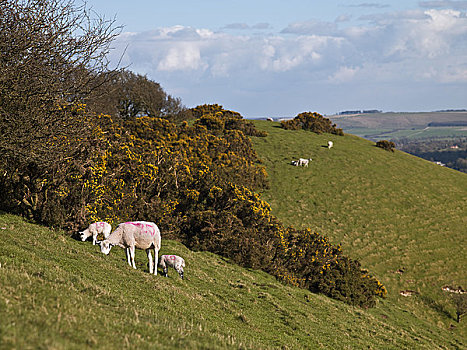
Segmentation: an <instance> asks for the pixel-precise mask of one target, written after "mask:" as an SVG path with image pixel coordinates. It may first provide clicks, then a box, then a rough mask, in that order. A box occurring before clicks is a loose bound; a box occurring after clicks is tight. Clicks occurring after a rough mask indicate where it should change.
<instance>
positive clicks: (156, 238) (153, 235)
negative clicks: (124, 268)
mask: <svg viewBox="0 0 467 350" xmlns="http://www.w3.org/2000/svg"><path fill="white" fill-rule="evenodd" d="M98 244H99V245H100V246H101V252H102V253H104V254H106V255H108V254H109V253H110V249H111V248H112V247H113V246H114V245H118V246H119V247H121V248H124V249H125V252H126V257H127V261H128V265H130V266H132V267H133V268H134V269H136V264H135V248H138V249H145V250H146V253H147V255H148V260H149V273H154V275H157V265H156V264H157V262H158V256H159V250H160V249H161V233H160V231H159V228H158V227H157V225H156V224H155V223H153V222H147V221H133V222H125V223H122V224H120V225H118V227H117V228H116V229H115V231H114V232H112V233H111V235H110V236H109V237H108V238H107V239H104V240H103V241H99V242H98ZM151 249H153V250H154V261H153V260H152V255H151Z"/></svg>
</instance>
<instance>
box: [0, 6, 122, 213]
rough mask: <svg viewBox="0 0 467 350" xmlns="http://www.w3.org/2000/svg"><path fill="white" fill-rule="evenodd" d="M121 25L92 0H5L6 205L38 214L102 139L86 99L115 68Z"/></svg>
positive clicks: (2, 193) (0, 87)
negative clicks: (112, 58) (96, 136)
mask: <svg viewBox="0 0 467 350" xmlns="http://www.w3.org/2000/svg"><path fill="white" fill-rule="evenodd" d="M120 29H121V28H120V27H116V26H115V20H114V19H110V20H109V19H105V18H103V17H100V16H98V15H97V14H95V13H94V12H93V11H92V10H91V9H89V8H88V7H87V6H86V4H85V3H81V4H80V5H76V4H75V2H74V1H72V0H1V1H0V130H1V131H0V209H3V210H13V211H16V212H22V213H24V212H25V210H26V209H27V212H29V213H37V212H38V211H39V210H40V208H39V203H45V202H47V200H49V199H50V198H49V196H48V193H50V191H48V187H52V188H58V186H59V185H60V183H59V180H56V179H57V175H56V174H58V173H60V171H61V174H62V175H61V176H62V177H61V179H62V180H60V181H63V177H64V176H66V174H67V171H66V169H64V167H65V165H66V164H68V163H67V162H69V161H70V160H73V159H78V158H79V157H81V158H83V157H84V156H83V155H85V154H86V152H87V150H86V145H85V142H84V141H86V140H87V139H89V140H90V141H89V142H94V141H92V140H91V139H92V137H91V128H90V127H89V125H88V123H87V118H86V116H85V115H84V114H83V113H82V112H81V111H80V108H81V107H82V105H81V103H82V102H83V101H84V99H85V98H86V97H87V96H89V94H90V93H91V92H92V91H96V90H97V88H98V87H99V85H101V84H103V83H104V82H105V80H103V77H108V76H109V74H108V72H112V71H113V70H111V69H109V62H108V60H107V58H106V57H107V54H108V52H109V50H111V43H112V41H113V40H114V39H115V38H116V36H117V35H118V34H119V33H120ZM103 73H106V74H103ZM60 169H61V170H60ZM53 186H55V187H53Z"/></svg>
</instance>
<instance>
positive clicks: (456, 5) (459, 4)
mask: <svg viewBox="0 0 467 350" xmlns="http://www.w3.org/2000/svg"><path fill="white" fill-rule="evenodd" d="M418 4H419V5H420V7H425V8H440V7H449V8H452V9H457V10H467V1H449V0H445V1H420V2H419V3H418Z"/></svg>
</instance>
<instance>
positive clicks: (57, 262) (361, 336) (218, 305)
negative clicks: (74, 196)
mask: <svg viewBox="0 0 467 350" xmlns="http://www.w3.org/2000/svg"><path fill="white" fill-rule="evenodd" d="M0 232H1V235H2V237H1V238H2V243H1V249H0V284H1V288H0V312H1V314H2V317H1V318H0V348H2V349H38V348H53V349H83V348H99V349H107V348H108V349H110V348H138V349H154V348H163V349H175V348H188V349H228V348H231V349H272V348H282V349H300V348H313V349H319V348H321V349H330V348H335V349H337V348H340V349H354V348H358V349H362V348H379V349H381V348H385V349H439V348H452V349H456V348H462V347H463V346H465V345H466V343H465V342H464V341H463V340H462V338H461V337H459V335H458V334H457V330H454V331H450V330H447V329H444V328H443V327H435V328H433V327H432V325H431V324H430V322H428V321H426V320H423V319H417V317H416V316H415V315H413V314H411V313H410V312H407V311H406V310H404V309H403V308H401V307H399V306H397V305H396V304H395V303H393V302H392V301H383V302H381V303H379V305H378V307H376V308H373V309H369V310H363V309H360V308H354V307H351V306H349V305H347V304H344V303H341V302H337V301H334V300H332V299H329V298H326V297H324V296H321V295H316V294H312V293H310V292H308V291H306V290H303V289H298V288H294V287H290V286H286V285H283V284H280V283H277V282H276V281H275V280H274V278H272V277H271V276H269V275H267V274H265V273H263V272H259V271H251V270H247V269H242V268H239V267H238V266H236V265H233V264H230V263H229V262H228V261H226V260H225V259H222V258H220V257H218V256H216V255H214V254H211V253H205V252H192V251H190V250H188V249H186V248H185V247H184V246H182V245H181V244H179V243H176V242H173V241H163V247H162V253H175V254H179V255H182V256H184V257H185V259H186V261H187V267H186V279H185V280H181V279H180V278H179V277H178V275H176V274H175V272H174V271H173V270H172V271H169V278H163V277H162V276H160V275H158V276H152V275H150V274H149V273H148V272H147V268H146V263H147V260H146V256H145V254H144V253H143V252H141V251H138V252H137V254H136V257H137V267H138V270H136V271H135V270H133V269H132V268H130V267H129V266H127V264H126V259H125V256H124V251H123V250H122V249H119V248H114V250H113V251H112V252H111V254H110V255H109V256H104V255H102V254H101V253H100V252H99V251H98V248H97V247H95V246H93V245H92V244H91V243H90V242H85V243H83V242H80V241H77V240H75V239H73V238H70V237H69V236H68V235H66V234H65V233H63V232H57V231H50V230H48V229H46V228H44V227H41V226H38V225H34V224H30V223H27V222H26V221H24V220H23V219H21V218H19V217H16V216H13V215H9V214H1V213H0Z"/></svg>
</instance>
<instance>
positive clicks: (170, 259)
mask: <svg viewBox="0 0 467 350" xmlns="http://www.w3.org/2000/svg"><path fill="white" fill-rule="evenodd" d="M159 266H160V267H162V270H163V271H164V276H165V277H168V275H167V269H168V268H169V267H173V268H174V269H175V271H177V272H178V274H179V275H180V277H181V278H182V279H183V268H184V267H185V260H184V259H183V258H182V257H180V256H178V255H162V256H161V261H160V262H159Z"/></svg>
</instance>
